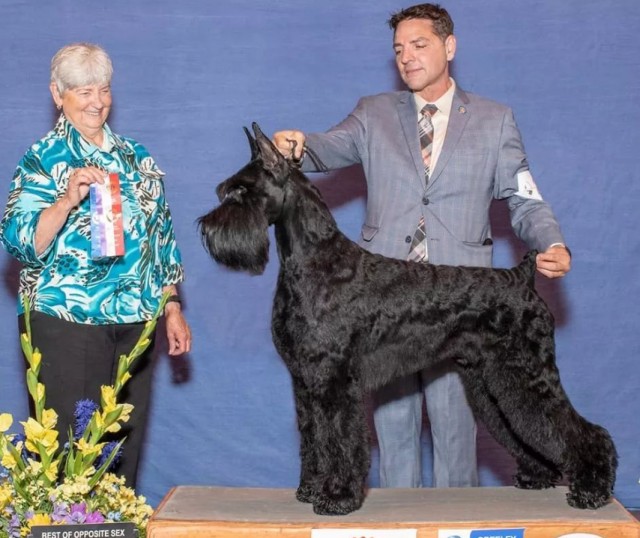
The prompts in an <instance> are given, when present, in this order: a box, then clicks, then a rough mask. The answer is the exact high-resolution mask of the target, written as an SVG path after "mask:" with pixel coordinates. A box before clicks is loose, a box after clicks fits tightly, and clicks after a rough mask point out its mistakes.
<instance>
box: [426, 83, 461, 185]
mask: <svg viewBox="0 0 640 538" xmlns="http://www.w3.org/2000/svg"><path fill="white" fill-rule="evenodd" d="M468 104H469V98H468V97H467V94H466V93H465V92H464V91H463V90H461V89H460V88H456V91H455V93H454V94H453V101H452V103H451V113H450V114H449V124H448V126H447V134H446V136H445V137H444V144H443V146H442V151H441V152H440V156H439V157H438V162H437V163H436V167H435V169H434V170H433V174H431V177H430V178H429V185H432V184H433V183H435V182H436V181H437V180H438V178H439V177H440V174H441V173H442V170H444V167H445V166H447V163H448V162H449V159H450V158H451V155H453V152H454V150H455V148H456V146H457V145H458V141H459V140H460V137H461V136H462V132H463V131H464V128H465V127H466V125H467V122H468V121H469V115H470V111H469V107H468V106H467V105H468Z"/></svg>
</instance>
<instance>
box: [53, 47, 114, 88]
mask: <svg viewBox="0 0 640 538" xmlns="http://www.w3.org/2000/svg"><path fill="white" fill-rule="evenodd" d="M112 75H113V65H112V64H111V58H109V55H108V54H107V53H106V52H105V50H104V49H103V48H102V47H100V46H99V45H94V44H93V43H73V44H71V45H66V46H64V47H62V48H61V49H60V50H59V51H58V52H56V54H55V56H54V57H53V58H52V59H51V82H53V83H55V85H56V87H57V88H58V93H59V94H60V95H62V94H63V93H64V92H65V91H66V90H69V89H72V88H78V87H80V86H88V85H90V84H109V83H111V76H112Z"/></svg>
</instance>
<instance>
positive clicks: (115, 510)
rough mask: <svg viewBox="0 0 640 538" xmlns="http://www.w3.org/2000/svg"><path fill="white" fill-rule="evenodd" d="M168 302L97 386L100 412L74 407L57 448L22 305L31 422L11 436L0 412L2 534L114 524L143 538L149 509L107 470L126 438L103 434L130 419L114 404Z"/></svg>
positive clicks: (15, 536)
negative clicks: (107, 382)
mask: <svg viewBox="0 0 640 538" xmlns="http://www.w3.org/2000/svg"><path fill="white" fill-rule="evenodd" d="M168 297H169V294H165V295H164V296H163V297H162V300H161V301H160V306H159V307H158V310H157V311H156V313H155V315H154V317H153V319H151V320H150V321H148V322H147V323H146V325H145V328H144V330H143V332H142V334H141V336H140V338H139V340H138V342H137V343H136V345H135V346H134V348H133V350H131V352H130V353H129V355H121V356H120V358H119V361H118V371H117V375H116V380H115V383H114V384H113V385H112V386H102V387H101V401H100V406H98V405H97V404H96V403H95V402H92V401H90V400H80V401H79V402H78V403H77V404H76V410H75V419H76V420H75V428H74V431H73V432H71V431H70V432H69V442H68V443H65V444H64V446H63V447H62V448H60V443H59V441H58V436H59V432H58V431H57V430H56V429H55V427H56V423H57V419H58V416H57V414H56V412H55V411H54V410H53V409H47V408H46V407H45V396H46V391H45V387H44V385H42V384H41V383H39V382H38V374H39V372H40V365H41V361H42V356H41V355H40V352H39V351H38V349H37V348H36V349H34V348H33V345H32V340H31V329H30V322H29V304H28V300H27V299H26V298H25V299H24V303H25V309H24V310H25V322H26V328H27V331H26V333H24V334H22V335H21V338H20V343H21V345H22V350H23V352H24V356H25V359H26V360H27V362H28V365H29V368H28V369H27V373H26V377H27V388H28V391H29V395H30V397H31V398H32V399H33V402H34V409H35V416H34V417H29V418H28V419H27V420H26V422H21V424H22V426H23V428H24V434H10V433H7V432H8V430H9V428H10V427H11V425H12V423H13V417H12V416H11V415H10V414H8V413H1V414H0V536H8V537H11V538H19V537H25V536H27V535H28V534H29V533H30V531H31V528H32V527H33V526H35V525H63V524H65V525H67V524H80V523H115V522H132V523H134V524H135V526H136V528H137V529H138V533H139V536H141V537H144V536H146V526H147V522H148V519H149V517H150V516H151V514H152V512H153V509H152V508H151V507H150V506H149V505H148V504H146V499H145V498H144V497H143V496H141V495H140V496H136V494H135V492H134V491H133V490H132V489H131V488H129V487H127V486H125V481H124V478H122V477H118V476H116V475H115V474H113V473H111V472H109V470H110V467H111V466H112V465H113V464H115V463H116V462H117V458H118V456H119V451H120V447H121V446H122V443H123V442H124V439H122V440H120V441H111V442H105V441H104V436H105V434H107V433H115V432H118V431H120V429H121V423H125V422H127V421H128V420H129V416H130V414H131V411H132V409H133V406H132V405H130V404H127V403H118V402H117V397H118V394H119V393H120V391H121V390H122V388H123V387H124V385H125V384H126V383H127V381H128V380H129V379H130V378H131V374H130V373H129V372H130V369H131V366H132V364H133V363H134V361H135V360H136V359H137V358H138V357H139V356H140V355H141V354H142V353H143V352H144V351H145V349H146V348H147V347H148V346H149V343H150V336H151V334H152V332H153V330H154V329H155V326H156V323H157V320H158V317H159V316H160V314H161V312H162V311H163V309H164V305H165V303H166V300H167V299H168Z"/></svg>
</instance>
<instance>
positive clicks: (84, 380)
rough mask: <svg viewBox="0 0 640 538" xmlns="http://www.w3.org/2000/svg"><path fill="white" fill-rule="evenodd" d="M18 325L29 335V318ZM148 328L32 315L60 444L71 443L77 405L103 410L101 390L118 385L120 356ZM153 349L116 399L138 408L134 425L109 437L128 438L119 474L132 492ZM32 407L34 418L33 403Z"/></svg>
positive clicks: (34, 340)
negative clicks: (86, 402) (87, 402)
mask: <svg viewBox="0 0 640 538" xmlns="http://www.w3.org/2000/svg"><path fill="white" fill-rule="evenodd" d="M18 326H19V328H20V333H21V334H22V333H23V332H25V323H24V316H19V318H18ZM143 329H144V323H128V324H114V325H85V324H82V323H73V322H69V321H64V320H61V319H59V318H56V317H53V316H49V315H46V314H43V313H41V312H31V335H32V345H33V347H34V349H35V348H38V349H39V351H40V353H41V354H42V366H41V369H40V375H39V381H40V382H41V383H43V384H44V386H45V391H46V392H45V394H46V396H45V408H47V409H53V410H54V411H55V412H56V413H57V414H58V425H57V430H58V432H59V433H60V436H59V438H58V440H59V441H60V445H64V443H66V442H67V440H68V434H67V432H68V431H69V427H70V426H71V427H73V426H74V410H75V405H76V402H77V401H78V400H82V399H89V400H93V401H94V402H95V403H96V404H98V405H100V386H101V385H113V383H114V382H115V376H116V372H117V368H118V359H119V358H120V355H128V354H129V353H130V351H131V350H132V349H133V347H134V345H135V343H136V342H137V341H138V338H139V336H140V334H141V333H142V331H143ZM154 336H155V335H154ZM153 344H154V342H152V343H151V345H150V346H149V347H148V348H147V350H146V351H145V353H144V354H143V355H142V356H140V357H138V359H136V361H135V362H134V364H133V367H132V369H131V371H130V372H131V374H132V376H133V377H132V378H131V379H130V380H129V381H128V382H127V384H126V385H125V386H124V388H123V389H122V391H121V392H120V394H119V395H118V397H117V402H118V403H129V404H132V405H133V406H134V409H133V411H132V413H131V417H130V419H129V421H128V422H127V423H125V424H121V425H122V429H121V430H120V431H119V432H118V433H116V434H107V435H111V436H112V437H106V438H105V439H107V440H111V439H116V440H120V439H122V438H123V437H125V436H126V438H127V439H126V441H125V442H124V445H123V452H122V458H121V460H120V463H119V465H118V468H117V469H116V470H115V472H116V474H118V475H122V476H124V477H125V478H126V480H127V485H129V486H130V487H133V488H135V485H136V475H137V471H138V462H139V459H140V452H141V449H142V443H143V440H144V434H145V429H146V425H147V417H148V414H149V401H150V396H151V382H152V375H153V363H154V360H153V357H154V354H153ZM25 364H26V363H25ZM29 408H30V410H31V414H32V416H34V406H33V401H31V398H30V401H29Z"/></svg>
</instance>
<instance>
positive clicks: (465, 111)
mask: <svg viewBox="0 0 640 538" xmlns="http://www.w3.org/2000/svg"><path fill="white" fill-rule="evenodd" d="M458 112H460V114H466V113H467V109H466V108H465V107H463V106H462V105H460V106H459V107H458Z"/></svg>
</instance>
